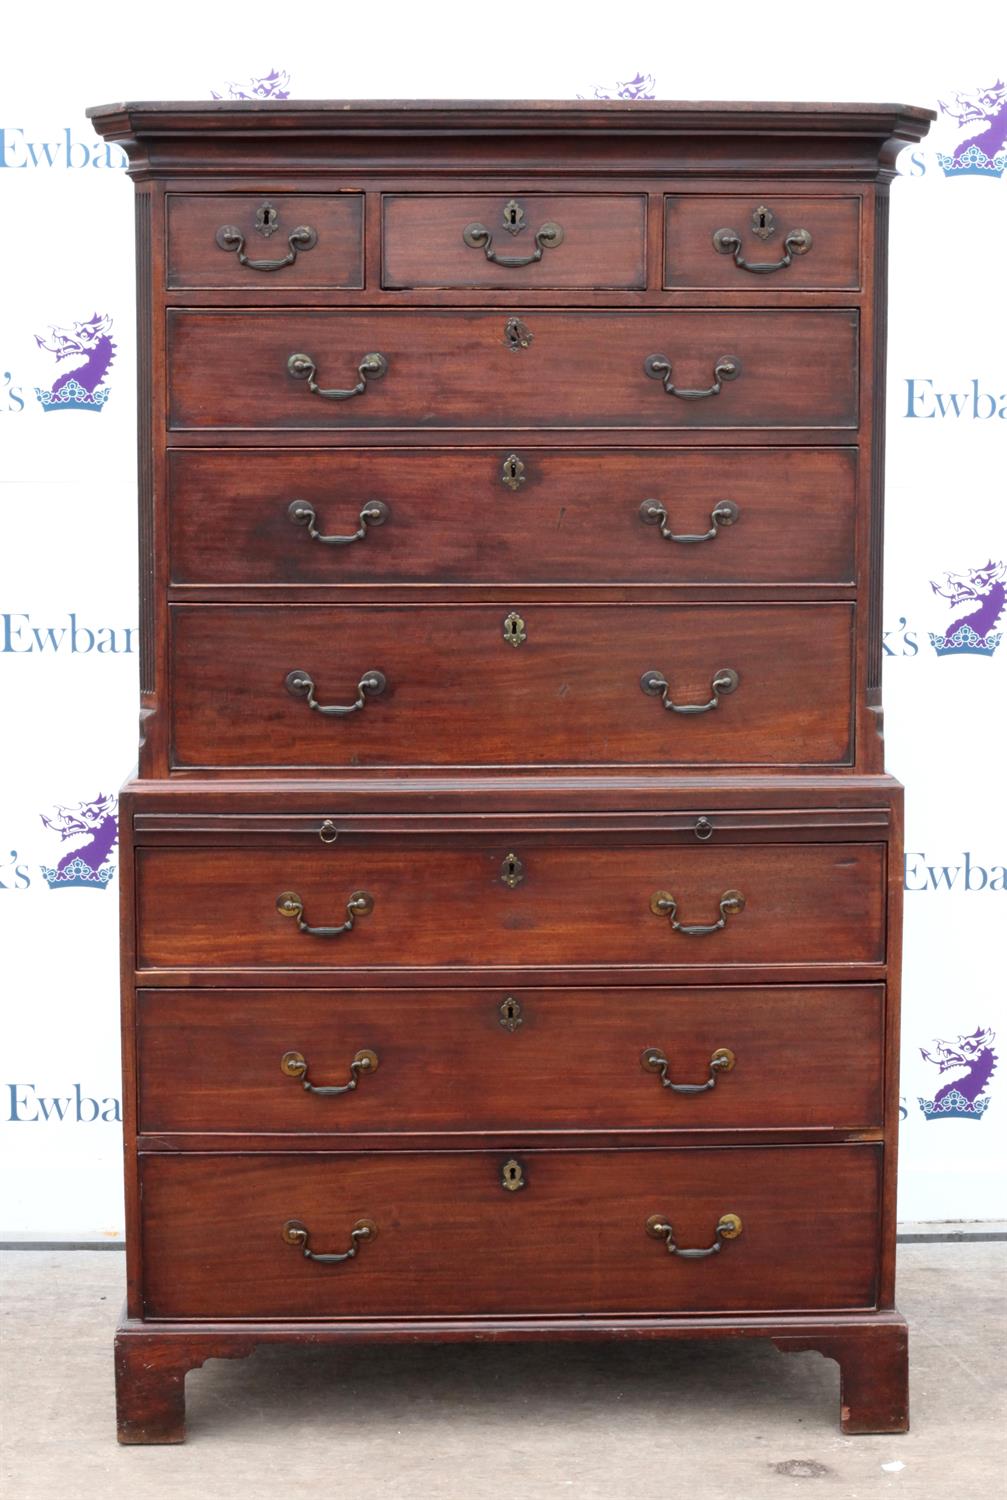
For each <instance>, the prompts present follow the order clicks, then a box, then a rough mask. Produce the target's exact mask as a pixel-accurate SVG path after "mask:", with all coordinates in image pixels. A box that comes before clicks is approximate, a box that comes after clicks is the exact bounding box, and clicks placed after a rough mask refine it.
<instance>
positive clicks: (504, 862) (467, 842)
mask: <svg viewBox="0 0 1007 1500" xmlns="http://www.w3.org/2000/svg"><path fill="white" fill-rule="evenodd" d="M334 831H335V830H334ZM305 842H306V841H305V840H304V839H297V838H294V837H291V838H289V839H287V840H284V839H274V840H270V841H263V840H261V839H258V838H256V837H255V835H253V834H249V835H248V837H247V839H241V840H239V841H237V842H236V843H234V844H233V845H230V846H227V847H221V848H214V847H212V846H205V845H203V846H197V847H190V848H184V847H182V848H170V847H157V846H142V847H140V848H139V849H138V850H137V852H136V881H137V898H136V899H137V927H138V932H137V957H138V965H139V967H140V968H141V969H150V968H181V969H186V970H188V969H194V968H205V969H236V970H240V969H260V968H275V967H280V968H297V967H303V968H309V969H326V970H333V971H338V972H339V974H340V975H342V976H345V977H343V978H341V979H340V980H338V981H335V980H334V982H338V983H340V984H341V985H343V986H346V985H348V984H350V983H352V982H353V977H352V976H353V971H354V970H356V971H360V970H371V969H373V970H382V971H389V972H395V971H400V970H402V969H406V968H418V969H423V968H426V967H433V968H438V969H449V970H459V969H462V970H464V969H467V968H469V967H474V966H476V965H478V966H479V967H480V968H482V967H487V968H489V969H492V968H498V969H499V968H501V967H502V968H506V969H512V968H513V969H518V968H520V969H526V968H527V969H549V970H551V971H555V970H564V969H567V968H571V967H574V968H577V969H578V970H582V969H590V968H592V967H596V966H599V965H602V966H611V965H619V966H629V967H631V968H632V969H633V970H634V973H635V974H637V975H639V974H640V973H641V972H643V973H644V974H645V977H657V975H656V973H653V972H651V973H647V971H655V970H656V969H660V968H668V969H671V970H674V969H676V968H678V969H682V968H686V969H689V968H692V969H695V968H697V967H698V968H704V967H712V968H714V969H716V970H718V971H719V970H730V969H731V968H732V967H733V966H739V965H756V966H777V967H783V968H792V969H793V970H795V978H800V977H802V976H801V972H800V971H801V970H804V969H806V968H807V967H808V966H809V965H817V964H828V965H841V966H844V970H846V969H849V968H850V967H852V966H856V965H858V964H880V963H883V962H884V957H885V881H886V870H885V864H886V861H885V845H884V844H880V843H879V844H875V843H864V844H857V843H842V844H832V843H828V844H826V843H822V844H797V843H794V844H788V843H783V842H781V843H764V844H744V845H742V844H735V845H731V844H728V843H716V844H710V845H698V846H695V847H690V846H684V847H667V846H662V844H660V843H654V844H632V843H628V842H619V841H603V840H602V839H601V838H600V836H598V837H596V838H592V837H588V836H584V837H582V838H580V839H575V838H573V837H570V838H569V840H568V841H565V842H562V843H558V844H557V843H555V842H553V843H550V842H549V841H548V840H542V839H540V840H538V841H537V840H536V838H535V836H534V835H526V836H525V837H524V838H520V839H516V840H514V841H513V842H510V843H508V842H506V841H505V840H503V839H501V840H499V841H489V840H486V839H484V838H480V836H479V835H478V834H474V835H472V836H470V837H469V836H464V835H454V836H453V835H444V836H443V837H441V838H437V837H435V836H433V835H430V836H424V837H420V836H419V835H417V836H414V837H412V838H410V837H408V836H400V837H395V836H393V835H388V836H386V837H383V836H379V835H363V834H359V835H345V836H342V835H340V836H338V837H337V838H336V841H335V842H334V843H332V844H330V845H328V846H323V845H322V844H321V843H320V842H319V840H318V838H317V836H316V837H315V838H314V840H313V841H312V843H310V844H309V845H308V847H305ZM738 895H740V898H741V903H742V904H740V905H739V903H738V901H736V900H735V899H734V898H735V897H736V896H738ZM676 924H677V925H676ZM318 928H322V929H323V932H322V933H318V932H317V931H312V930H310V929H318ZM725 977H726V976H725ZM851 977H853V976H851ZM560 982H561V983H562V980H561V981H560ZM718 982H721V983H723V982H724V978H723V977H720V978H719V981H718ZM356 983H357V984H359V983H360V978H359V974H358V977H357V979H356ZM362 1045H367V1044H366V1043H363V1044H362ZM647 1045H651V1044H650V1043H647V1042H642V1043H641V1046H647ZM653 1045H655V1046H658V1045H662V1043H661V1042H660V1039H659V1038H658V1037H655V1038H654V1041H653ZM718 1045H720V1044H719V1043H718Z"/></svg>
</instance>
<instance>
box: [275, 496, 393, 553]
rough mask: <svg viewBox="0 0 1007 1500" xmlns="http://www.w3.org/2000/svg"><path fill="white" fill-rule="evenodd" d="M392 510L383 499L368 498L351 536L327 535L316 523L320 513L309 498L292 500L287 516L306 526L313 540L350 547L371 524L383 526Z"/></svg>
mask: <svg viewBox="0 0 1007 1500" xmlns="http://www.w3.org/2000/svg"><path fill="white" fill-rule="evenodd" d="M390 514H391V512H390V511H389V509H388V506H387V505H386V504H385V502H384V501H383V500H368V502H367V504H366V505H365V506H364V508H363V510H361V512H360V525H359V526H358V527H357V529H356V531H354V532H351V534H350V535H349V536H325V535H323V533H322V532H320V531H319V529H318V527H317V525H316V524H315V523H316V522H317V520H318V513H317V511H316V510H315V507H314V506H313V505H312V504H311V502H310V501H309V500H291V502H290V504H289V505H288V506H287V516H288V518H289V519H290V520H291V521H293V523H294V525H295V526H305V527H306V528H307V532H308V536H309V537H310V538H311V540H312V541H313V542H324V544H325V546H326V547H348V546H349V544H350V543H351V542H362V541H363V539H364V537H365V536H366V535H367V532H368V530H369V528H370V527H371V526H383V525H384V524H385V522H386V521H387V520H388V517H389V515H390Z"/></svg>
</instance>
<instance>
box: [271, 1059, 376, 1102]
mask: <svg viewBox="0 0 1007 1500" xmlns="http://www.w3.org/2000/svg"><path fill="white" fill-rule="evenodd" d="M377 1066H378V1054H377V1053H376V1052H372V1051H371V1049H370V1047H361V1049H360V1051H359V1052H358V1053H357V1054H356V1056H355V1057H354V1059H353V1061H352V1062H351V1063H350V1077H349V1082H348V1083H335V1084H326V1085H325V1086H324V1087H322V1086H321V1085H320V1084H317V1083H312V1082H311V1081H310V1079H309V1078H308V1063H307V1059H306V1057H305V1056H304V1053H303V1052H284V1054H283V1056H282V1057H281V1058H280V1071H281V1073H285V1074H286V1075H287V1077H288V1078H299V1079H300V1080H301V1087H302V1089H304V1090H305V1091H306V1092H307V1093H309V1094H321V1095H323V1096H324V1097H330V1096H331V1095H333V1094H352V1092H353V1090H354V1089H355V1088H356V1086H357V1083H358V1082H359V1080H360V1079H361V1078H362V1077H363V1075H364V1074H365V1073H374V1072H376V1071H377Z"/></svg>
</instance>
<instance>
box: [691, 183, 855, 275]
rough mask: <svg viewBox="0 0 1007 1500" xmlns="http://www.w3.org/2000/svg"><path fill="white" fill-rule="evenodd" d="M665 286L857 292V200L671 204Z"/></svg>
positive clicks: (738, 197) (778, 197)
mask: <svg viewBox="0 0 1007 1500" xmlns="http://www.w3.org/2000/svg"><path fill="white" fill-rule="evenodd" d="M666 210H667V218H666V233H665V245H664V249H665V263H664V284H665V286H666V287H673V288H682V287H704V288H705V287H709V288H713V289H722V290H724V291H732V292H760V291H773V292H777V291H781V292H786V291H793V290H797V289H799V290H801V291H811V290H822V291H832V290H836V291H840V290H843V291H855V290H856V289H857V288H858V287H859V286H860V199H859V198H858V197H851V198H804V197H791V196H790V195H789V194H788V195H783V194H779V193H772V194H771V195H769V196H767V197H764V198H762V197H758V196H756V197H752V196H751V195H747V196H745V195H742V194H724V195H723V196H722V197H713V196H707V195H706V194H702V195H700V194H691V193H690V194H683V195H682V196H681V197H678V196H675V197H669V198H668V199H667V200H666Z"/></svg>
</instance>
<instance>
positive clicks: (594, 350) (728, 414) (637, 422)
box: [167, 306, 859, 432]
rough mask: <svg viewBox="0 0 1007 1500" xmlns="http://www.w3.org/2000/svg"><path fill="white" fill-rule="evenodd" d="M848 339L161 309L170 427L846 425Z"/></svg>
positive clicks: (804, 333)
mask: <svg viewBox="0 0 1007 1500" xmlns="http://www.w3.org/2000/svg"><path fill="white" fill-rule="evenodd" d="M858 334H859V324H858V314H857V312H856V311H855V310H853V309H826V310H821V309H801V310H799V311H790V310H782V309H781V310H774V311H771V312H764V311H763V312H760V311H754V310H752V311H750V310H744V311H732V312H725V311H721V310H719V309H715V310H710V311H706V310H704V311H701V312H677V311H676V312H649V311H648V312H642V311H640V312H618V313H617V312H595V311H585V310H577V311H569V312H553V311H548V312H546V311H542V310H539V309H537V308H533V309H521V308H520V307H519V306H516V307H515V308H514V310H513V314H512V315H511V316H508V315H507V314H506V313H505V312H504V311H503V310H500V311H484V310H465V311H461V310H451V311H448V312H435V311H430V310H425V309H422V308H418V309H411V310H409V311H386V310H384V309H372V310H368V311H366V312H363V311H353V312H343V311H314V312H306V311H300V310H297V311H294V310H289V311H282V312H279V311H275V310H269V311H257V312H255V313H246V312H240V311H229V310H217V311H209V310H207V311H197V310H194V309H189V308H175V309H169V310H168V313H167V340H168V343H167V358H168V380H169V385H168V390H169V426H170V427H171V428H175V429H211V428H229V429H232V430H233V429H236V430H243V431H248V430H253V429H264V430H268V429H272V430H282V429H298V428H300V429H305V430H309V431H310V430H325V429H339V430H347V429H355V428H417V429H421V430H423V431H437V430H441V429H445V428H466V429H480V430H485V431H487V432H489V431H500V430H501V429H503V430H506V429H508V428H515V427H525V428H536V429H538V428H542V429H547V428H574V429H575V428H605V427H618V428H657V429H662V428H681V427H687V428H690V429H695V428H731V427H739V428H760V427H782V428H787V427H796V428H852V427H855V426H856V425H857V400H858V382H857V362H858ZM372 356H373V358H372ZM377 356H380V359H378V358H377ZM655 362H656V363H655ZM315 388H317V389H315ZM669 388H673V390H674V391H676V392H678V393H679V394H674V393H672V391H671V390H670V389H669ZM325 391H328V392H330V395H329V396H326V395H324V394H322V393H324V392H325ZM703 392H705V393H706V394H705V395H700V393H703ZM331 393H335V394H331Z"/></svg>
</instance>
